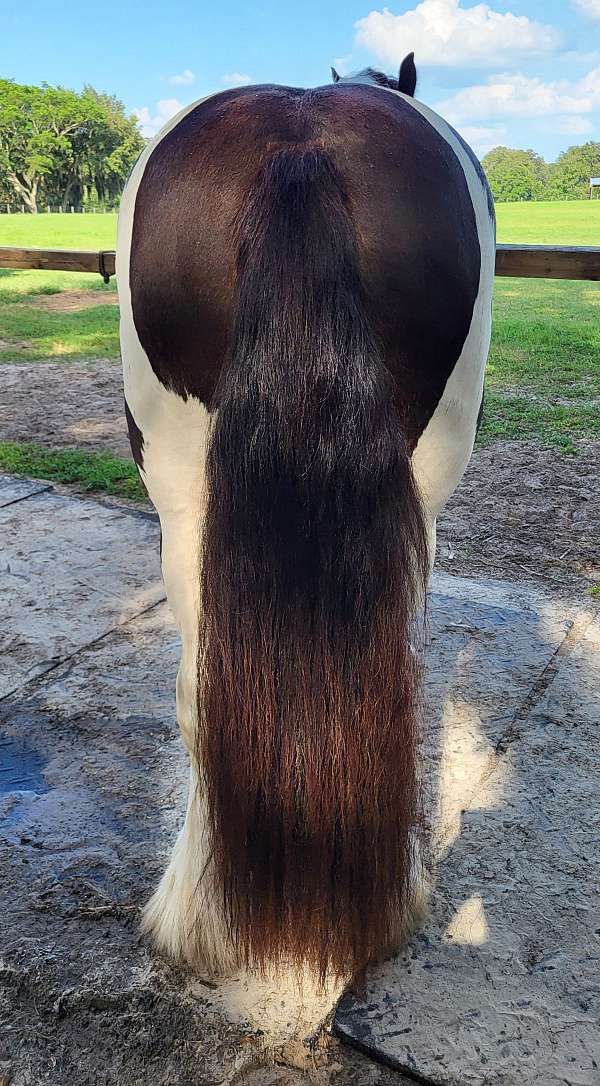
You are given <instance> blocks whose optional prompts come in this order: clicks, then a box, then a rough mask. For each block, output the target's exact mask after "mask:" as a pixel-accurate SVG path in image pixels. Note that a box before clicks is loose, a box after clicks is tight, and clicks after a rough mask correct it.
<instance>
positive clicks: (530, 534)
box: [0, 292, 600, 593]
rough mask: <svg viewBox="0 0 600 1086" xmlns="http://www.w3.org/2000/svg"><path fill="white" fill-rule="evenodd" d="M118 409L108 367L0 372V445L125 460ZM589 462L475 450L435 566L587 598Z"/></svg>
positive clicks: (115, 380)
mask: <svg viewBox="0 0 600 1086" xmlns="http://www.w3.org/2000/svg"><path fill="white" fill-rule="evenodd" d="M73 294H78V292H73ZM53 297H58V298H64V295H57V296H53ZM86 297H87V298H89V297H90V295H89V292H88V293H87V295H86ZM122 404H123V399H122V390H121V374H120V367H119V365H118V363H116V362H109V361H105V360H101V359H100V360H98V361H95V362H90V363H79V364H75V363H72V364H65V363H39V364H32V363H27V364H24V365H6V366H2V367H0V440H12V441H38V442H41V443H42V444H44V445H48V446H53V447H56V448H64V447H71V448H79V449H86V450H89V451H94V450H100V449H102V450H104V449H109V450H111V451H112V452H115V453H118V454H119V455H122V456H128V455H129V443H128V440H127V432H126V427H125V420H124V416H123V406H122ZM599 464H600V443H598V442H586V443H581V444H580V446H579V455H578V456H568V455H566V454H564V453H562V452H560V451H558V450H556V449H554V448H549V447H544V446H541V445H539V444H538V443H537V442H524V441H520V442H515V441H510V442H508V441H500V442H496V443H495V444H494V445H492V446H490V447H488V448H485V449H478V450H477V451H476V452H475V454H474V456H473V458H472V460H471V463H470V465H469V468H468V471H467V473H466V475H465V477H464V479H463V481H462V483H461V486H460V487H459V489H458V491H457V493H456V494H455V496H454V497H453V498H452V499H451V501H450V503H449V504H448V506H447V508H446V510H445V512H444V515H443V517H442V518H441V520H440V523H439V525H438V555H437V565H438V568H441V569H444V570H446V571H447V572H448V573H458V574H463V575H466V576H469V575H485V576H489V577H497V578H501V579H507V580H512V581H528V582H530V583H532V584H534V585H536V586H537V587H541V588H543V587H547V588H549V589H552V590H553V591H558V592H561V591H564V592H569V593H573V592H574V591H575V592H588V591H589V589H590V587H592V586H593V585H594V584H596V583H598V582H599V581H600V546H599V539H598V523H599V521H600V472H599V470H598V469H599Z"/></svg>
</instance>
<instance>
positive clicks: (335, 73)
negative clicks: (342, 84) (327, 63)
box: [331, 68, 340, 83]
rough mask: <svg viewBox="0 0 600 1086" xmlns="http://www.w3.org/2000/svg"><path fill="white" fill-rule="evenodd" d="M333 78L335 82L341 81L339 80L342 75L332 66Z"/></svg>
mask: <svg viewBox="0 0 600 1086" xmlns="http://www.w3.org/2000/svg"><path fill="white" fill-rule="evenodd" d="M331 78H332V79H333V82H334V83H339V81H340V77H339V75H338V74H337V72H336V70H335V68H332V69H331Z"/></svg>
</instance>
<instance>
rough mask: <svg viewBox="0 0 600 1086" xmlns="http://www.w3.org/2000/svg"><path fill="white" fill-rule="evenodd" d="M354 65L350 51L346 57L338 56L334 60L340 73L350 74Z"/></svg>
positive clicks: (334, 65) (335, 66)
mask: <svg viewBox="0 0 600 1086" xmlns="http://www.w3.org/2000/svg"><path fill="white" fill-rule="evenodd" d="M351 65H352V53H348V54H347V55H346V56H345V57H336V58H335V60H334V62H333V67H334V68H335V70H336V72H337V73H338V75H348V74H349V72H350V68H351Z"/></svg>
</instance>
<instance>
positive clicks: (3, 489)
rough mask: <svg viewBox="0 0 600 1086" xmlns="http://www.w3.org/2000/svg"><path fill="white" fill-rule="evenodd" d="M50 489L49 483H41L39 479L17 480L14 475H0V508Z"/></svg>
mask: <svg viewBox="0 0 600 1086" xmlns="http://www.w3.org/2000/svg"><path fill="white" fill-rule="evenodd" d="M51 489H52V487H51V486H50V484H49V483H41V482H40V481H39V479H17V478H16V477H15V476H14V475H3V474H2V473H0V508H1V507H2V506H3V505H12V503H13V502H19V501H22V500H23V498H30V497H31V496H32V495H33V494H41V493H42V492H43V491H44V490H51Z"/></svg>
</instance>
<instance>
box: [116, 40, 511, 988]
mask: <svg viewBox="0 0 600 1086" xmlns="http://www.w3.org/2000/svg"><path fill="white" fill-rule="evenodd" d="M332 75H333V82H332V83H331V84H328V85H325V86H320V87H317V88H315V89H303V88H298V87H288V86H279V85H271V84H265V85H250V86H245V87H241V88H235V89H230V90H225V91H223V92H221V93H217V94H214V95H212V96H210V97H208V98H204V99H203V100H200V101H199V102H196V103H194V104H193V105H191V106H189V107H187V108H185V109H184V110H182V111H181V112H180V113H179V114H178V115H177V116H176V117H174V118H173V120H171V121H170V122H169V123H168V124H167V125H166V127H164V128H163V129H162V131H161V132H160V133H159V134H158V135H157V136H156V137H155V138H154V139H153V140H152V141H151V142H150V143H149V144H148V146H147V147H146V148H145V150H144V151H143V153H142V155H141V157H140V158H139V160H138V162H137V164H136V166H135V167H134V169H133V172H132V174H131V177H130V179H129V182H128V184H127V187H126V190H125V192H124V195H123V198H122V203H121V209H120V214H119V225H118V250H117V280H118V286H119V298H120V307H121V326H120V328H121V347H122V358H123V375H124V392H125V410H126V417H127V423H128V428H129V435H130V440H131V448H132V453H133V457H134V459H135V462H136V464H137V466H138V469H139V472H140V475H141V478H142V480H143V483H144V485H145V487H146V489H147V492H148V495H149V497H150V499H151V501H152V502H153V504H154V506H155V508H156V510H157V512H158V516H159V519H160V526H161V563H162V573H163V577H164V582H165V587H166V592H167V596H168V600H169V603H170V606H171V608H172V610H173V613H174V615H175V619H176V622H177V625H178V628H179V631H180V635H181V662H180V666H179V671H178V675H177V682H176V705H177V721H178V725H179V728H180V731H181V735H182V737H183V740H184V743H185V745H186V747H187V751H188V752H189V759H190V782H189V794H188V804H187V811H186V815H185V822H184V824H183V828H182V830H181V832H180V834H179V837H178V839H177V842H176V844H175V846H174V850H173V852H172V856H171V859H170V862H169V864H168V867H167V870H166V872H165V874H164V875H163V877H162V879H161V881H160V884H159V885H158V888H157V889H156V890H155V892H154V893H153V895H152V897H151V899H150V901H149V902H148V904H147V905H146V908H145V912H144V922H143V923H144V928H145V930H146V931H148V932H150V933H151V935H152V937H153V939H154V941H155V943H156V944H157V946H158V947H159V948H160V949H161V950H162V951H163V952H166V953H167V954H169V955H171V956H173V957H174V958H177V959H182V960H184V961H185V962H187V963H190V964H191V965H192V966H193V967H195V968H196V969H197V970H204V971H209V972H210V973H211V975H219V976H227V975H229V974H231V972H232V971H235V970H238V969H247V970H249V971H250V972H252V971H254V972H255V973H256V974H260V973H261V971H264V970H274V971H275V972H276V971H277V969H278V968H283V967H286V968H287V967H290V968H292V969H297V970H308V971H309V973H310V974H311V976H314V977H316V978H317V980H318V981H319V982H324V981H325V979H326V978H327V977H330V976H332V977H335V978H342V979H343V981H344V982H347V981H348V980H349V979H351V978H353V977H356V976H358V975H360V974H361V972H362V971H363V970H364V968H365V967H366V965H367V964H368V963H371V962H374V961H377V960H379V959H380V958H381V957H382V956H384V955H386V954H388V953H390V952H392V951H394V950H395V949H396V948H398V947H400V946H401V945H402V944H403V942H404V941H405V940H406V938H407V935H408V933H409V932H410V931H411V930H412V928H413V927H414V925H415V923H418V922H419V919H420V918H421V916H422V915H423V911H424V909H425V907H426V900H425V899H426V896H427V877H426V871H425V867H426V864H425V863H424V860H423V857H424V856H425V855H426V840H425V837H426V835H425V831H424V819H423V811H422V807H423V805H422V802H421V792H422V781H421V777H422V772H421V766H420V758H419V731H420V709H419V705H420V683H421V675H422V667H423V664H422V653H421V652H420V648H419V629H420V624H421V617H422V614H423V609H424V601H425V598H426V589H427V582H428V578H429V574H430V572H431V567H432V565H433V561H434V554H435V526H436V519H437V517H438V516H439V514H440V512H441V511H442V509H443V507H444V505H445V504H446V502H447V500H448V498H449V497H450V495H451V494H452V493H453V491H454V489H455V488H456V486H457V485H458V483H459V481H460V479H461V477H462V475H463V472H464V470H465V468H466V466H467V463H468V461H469V458H470V456H471V452H472V449H473V445H474V441H475V436H476V432H477V428H478V425H479V418H480V413H481V406H482V400H483V379H484V367H485V362H486V359H487V354H488V348H489V342H490V330H491V298H492V284H493V276H494V260H495V223H494V210H493V203H492V200H491V196H490V191H489V188H488V186H487V182H486V180H485V176H484V174H483V172H482V170H481V167H480V165H479V163H478V161H477V159H476V157H475V155H474V153H473V152H472V151H471V149H470V148H469V147H468V145H467V144H466V143H465V142H464V140H463V139H462V138H461V137H460V136H459V135H458V133H457V132H455V131H454V129H453V128H451V126H450V125H449V124H447V123H446V122H445V121H444V120H443V119H442V118H441V117H439V116H438V115H437V114H436V113H434V112H433V111H432V110H431V109H430V108H428V107H427V106H426V105H424V104H422V103H421V102H420V101H418V100H417V99H415V97H414V92H415V84H416V69H415V66H414V60H413V55H412V54H410V55H409V57H407V58H406V59H405V61H404V62H403V64H402V67H401V69H400V74H399V76H398V77H396V78H392V77H388V76H385V75H384V74H383V73H381V72H378V71H375V70H373V69H366V70H364V71H363V72H360V73H358V75H355V76H350V77H345V78H340V77H339V75H338V74H337V73H336V72H332Z"/></svg>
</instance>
